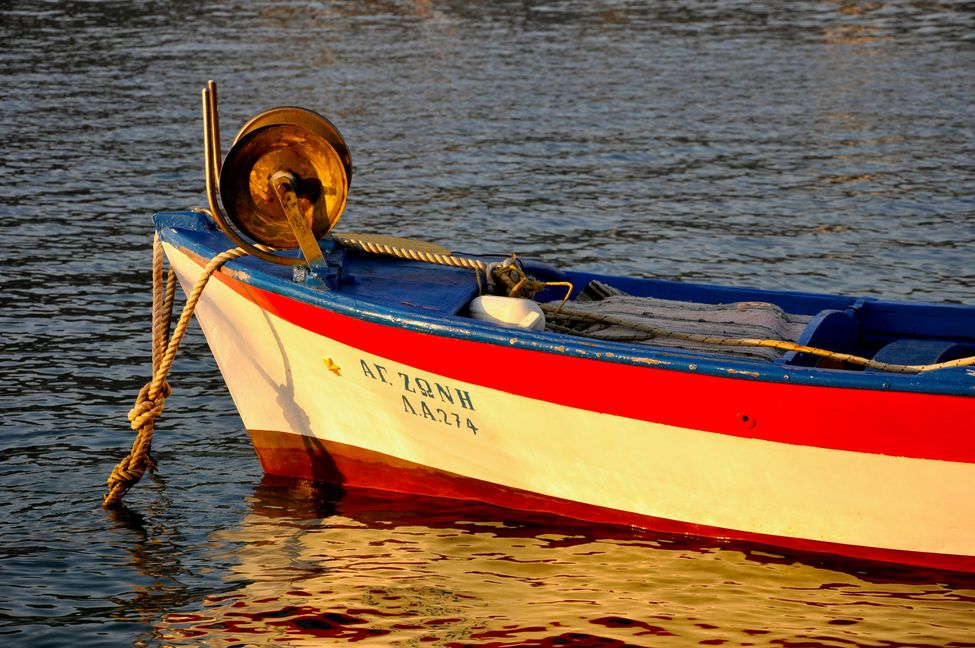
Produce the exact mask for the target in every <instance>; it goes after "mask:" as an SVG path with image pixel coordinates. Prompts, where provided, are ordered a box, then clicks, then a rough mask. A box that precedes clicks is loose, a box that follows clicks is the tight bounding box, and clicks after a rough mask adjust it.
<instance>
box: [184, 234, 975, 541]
mask: <svg viewBox="0 0 975 648" xmlns="http://www.w3.org/2000/svg"><path fill="white" fill-rule="evenodd" d="M166 252H167V254H168V256H169V259H170V261H171V262H172V263H173V265H174V267H175V268H176V270H177V274H178V276H179V279H180V281H181V283H182V284H183V286H184V287H185V288H189V287H190V286H191V285H192V283H193V281H194V280H195V279H196V277H197V275H198V274H199V271H200V267H199V266H198V265H197V264H196V263H195V262H194V261H193V260H192V259H190V258H189V257H188V256H186V255H185V254H184V253H183V252H181V251H179V250H177V249H175V248H173V247H172V246H170V245H167V246H166ZM197 318H198V321H199V322H200V323H201V326H202V328H203V331H204V333H205V335H206V337H207V340H208V342H209V344H210V348H211V349H212V350H213V354H214V356H215V358H216V361H217V364H218V365H219V367H220V370H221V372H222V374H223V376H224V379H225V380H226V383H227V385H228V387H229V389H230V393H231V395H232V396H233V399H234V402H235V404H236V405H237V409H238V411H239V412H240V415H241V417H242V419H243V422H244V425H245V426H246V428H247V429H249V430H270V431H277V432H288V433H293V434H300V435H305V436H307V437H314V438H318V439H322V440H328V441H331V442H339V443H343V444H347V445H349V446H354V447H357V448H361V449H364V450H368V451H372V452H375V453H382V454H384V455H392V456H395V457H397V458H400V459H403V460H406V461H409V462H413V463H415V464H419V465H421V466H426V467H429V468H433V469H436V470H439V471H444V472H448V473H454V474H457V475H462V476H464V477H470V478H474V479H478V480H483V481H485V482H490V483H493V484H499V485H503V486H506V487H510V488H514V489H520V490H523V491H527V492H530V493H537V494H540V495H544V496H550V497H554V498H561V499H564V500H570V501H573V502H579V503H583V504H589V505H594V506H600V507H606V508H610V509H615V510H620V511H626V512H630V513H635V514H640V515H646V516H652V517H656V518H662V519H666V520H672V521H676V522H682V523H687V524H689V525H706V526H709V527H717V528H721V529H731V530H736V531H740V532H744V533H747V534H762V535H769V536H778V537H783V538H794V539H803V540H809V541H819V542H826V543H839V544H846V545H856V546H860V547H872V548H881V549H890V550H901V551H912V552H926V553H935V554H939V553H940V554H957V555H968V556H971V555H975V497H973V496H972V495H973V492H972V487H973V484H975V466H973V465H971V464H965V463H956V462H947V461H935V460H926V459H915V458H905V457H893V456H884V455H873V454H865V453H859V452H850V451H844V450H832V449H824V448H817V447H810V446H799V445H790V444H785V443H777V442H770V441H764V440H757V439H748V438H741V437H735V436H728V435H722V434H715V433H710V432H702V431H698V430H691V429H683V428H678V427H673V426H668V425H661V424H656V423H650V422H645V421H638V420H632V419H628V418H623V417H618V416H612V415H608V414H601V413H598V412H592V411H587V410H581V409H574V408H569V407H565V406H562V405H557V404H552V403H548V402H543V401H538V400H534V399H529V398H525V397H521V396H517V395H513V394H509V393H506V392H504V391H502V390H498V389H491V388H487V387H484V386H481V385H477V384H470V383H465V382H459V381H457V380H455V379H453V378H451V377H450V376H445V375H439V374H435V373H431V372H430V371H428V370H427V369H425V368H424V367H417V366H408V365H403V364H399V363H397V362H394V361H392V360H390V359H389V358H385V357H381V356H377V355H372V354H369V353H365V352H363V351H360V350H359V349H356V348H352V347H350V346H346V345H344V344H341V343H338V342H335V341H333V340H330V339H328V338H326V337H323V336H320V335H318V334H316V333H313V332H310V331H307V330H304V329H302V328H299V327H297V326H295V325H293V324H291V323H289V322H287V321H284V320H282V319H279V318H277V317H275V316H274V315H271V314H269V313H267V312H265V311H263V310H262V309H261V308H259V307H258V306H257V305H255V304H253V303H252V302H250V301H248V300H247V299H245V298H244V297H242V296H241V295H239V294H237V293H236V292H235V291H234V290H233V289H231V288H230V287H228V286H227V285H225V284H224V283H222V282H220V281H217V280H212V281H211V282H210V284H209V285H208V286H207V288H206V290H205V291H204V293H203V297H202V299H201V300H200V303H199V306H198V308H197ZM437 365H438V366H444V363H443V359H441V361H440V362H438V363H437ZM517 370H519V371H524V370H526V369H524V368H519V369H517ZM538 379H539V380H546V376H539V377H538ZM490 382H491V383H492V384H499V381H498V377H496V376H495V377H492V380H491V381H490ZM706 401H707V399H706V397H704V396H702V399H701V404H700V406H701V407H707V402H706ZM475 430H476V433H475ZM919 433H922V432H921V431H919Z"/></svg>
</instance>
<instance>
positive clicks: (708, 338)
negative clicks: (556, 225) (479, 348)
mask: <svg viewBox="0 0 975 648" xmlns="http://www.w3.org/2000/svg"><path fill="white" fill-rule="evenodd" d="M540 306H541V308H542V310H543V311H545V313H546V315H548V316H550V317H552V318H553V319H554V320H556V321H561V322H564V323H568V322H572V321H575V322H580V321H583V322H592V323H601V324H611V325H614V326H623V327H626V328H628V329H632V330H634V331H640V332H641V333H645V334H646V336H648V337H667V338H673V339H676V340H685V341H688V342H698V343H701V344H712V345H716V346H753V347H770V348H773V349H779V350H781V351H795V352H796V353H808V354H809V355H814V356H818V357H822V358H830V359H832V360H837V361H839V362H846V363H849V364H853V365H858V366H862V367H867V368H869V369H878V370H880V371H889V372H891V373H920V372H923V371H933V370H935V369H948V368H950V367H970V366H973V365H975V356H972V357H970V358H959V359H957V360H949V361H947V362H938V363H935V364H925V365H902V364H890V363H887V362H878V361H876V360H871V359H870V358H864V357H862V356H856V355H851V354H849V353H838V352H836V351H829V350H827V349H820V348H817V347H810V346H804V345H802V344H796V343H795V342H788V341H786V340H771V339H758V338H726V337H718V336H712V335H701V334H700V333H684V332H681V331H674V330H671V329H665V328H663V327H659V326H653V325H652V324H646V323H644V322H639V321H635V320H632V319H627V318H624V317H617V316H615V315H608V314H604V313H590V312H588V311H583V310H579V309H575V308H572V307H566V306H565V305H564V304H563V305H562V306H553V305H551V304H541V305H540ZM555 327H557V328H558V329H559V330H560V331H564V332H566V333H571V334H573V335H581V336H584V337H591V338H597V339H599V338H600V337H601V336H600V335H599V332H598V331H597V332H594V333H584V332H579V331H576V330H574V329H571V328H568V327H566V326H565V325H564V324H561V325H560V324H555ZM614 339H615V338H614Z"/></svg>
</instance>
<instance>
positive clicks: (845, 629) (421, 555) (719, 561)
mask: <svg viewBox="0 0 975 648" xmlns="http://www.w3.org/2000/svg"><path fill="white" fill-rule="evenodd" d="M216 536H217V537H215V538H214V540H216V541H218V542H219V543H221V544H222V543H229V544H231V545H236V546H238V547H239V554H238V555H237V560H238V561H239V562H238V563H237V564H236V565H235V566H233V567H231V568H230V572H229V573H228V574H227V575H226V576H225V580H226V581H228V582H244V583H246V585H244V586H242V587H240V588H239V589H237V590H236V591H231V592H229V593H226V594H223V595H218V596H209V597H207V598H206V599H204V600H203V601H202V603H200V604H199V605H198V606H197V607H196V608H195V609H185V608H184V610H183V611H180V612H178V613H175V612H174V613H169V614H167V615H165V616H164V617H163V619H162V622H161V623H160V624H159V625H158V626H157V634H156V639H157V640H159V641H162V642H165V643H166V644H167V645H197V644H200V643H203V644H206V645H268V646H270V645H284V644H287V645H309V644H312V645H321V644H331V643H344V642H357V643H358V642H360V641H364V640H365V642H366V643H367V644H372V645H405V644H414V643H416V644H434V645H447V646H467V645H475V646H624V645H625V646H650V645H652V646H661V645H687V644H688V643H689V642H693V643H698V642H722V641H729V642H731V643H733V644H736V645H747V644H749V643H759V644H766V643H769V642H770V641H772V642H774V641H776V640H785V639H796V640H805V641H814V642H817V643H820V644H823V643H825V644H827V645H829V644H830V643H831V642H854V643H855V642H858V641H862V640H864V639H866V638H867V637H876V636H877V634H876V633H877V631H878V629H879V628H883V629H884V630H883V635H884V637H885V638H886V639H888V640H890V641H895V642H896V641H898V640H904V641H907V640H910V638H911V637H915V638H916V637H918V636H922V637H924V636H926V637H928V638H929V639H930V640H931V642H932V645H943V641H945V640H949V639H951V638H956V639H959V640H961V639H962V638H963V637H965V636H967V633H968V630H967V628H968V625H969V622H970V614H971V610H972V601H973V600H975V590H973V589H972V588H973V585H975V584H973V583H958V582H955V583H953V584H945V583H944V580H943V575H939V574H937V573H935V572H926V571H921V570H916V569H914V570H912V569H908V568H897V567H889V566H885V567H877V568H876V569H878V570H882V571H875V572H867V571H863V570H864V569H870V568H871V566H870V565H865V564H864V563H862V562H855V561H849V562H844V561H842V559H832V558H824V557H823V556H821V555H812V554H810V555H798V554H790V555H782V554H780V553H777V552H778V550H776V549H767V548H764V547H759V546H756V545H740V544H722V543H720V542H718V541H714V540H698V539H687V538H683V537H671V536H666V535H661V534H648V533H646V532H642V531H633V530H629V529H620V528H613V527H606V526H598V525H596V526H594V525H588V524H586V523H583V522H577V521H573V520H568V519H563V518H558V517H555V516H549V515H545V514H532V513H525V512H521V511H509V510H505V509H500V508H495V507H492V506H489V505H485V504H480V503H475V502H466V501H454V500H444V499H436V498H423V497H416V496H402V495H396V494H388V493H382V492H378V491H364V490H348V491H343V490H341V489H339V488H337V487H330V486H323V485H317V484H311V483H307V482H296V481H290V480H283V479H280V478H275V477H265V478H264V480H263V482H262V483H261V484H260V486H258V487H257V489H256V490H255V492H254V495H253V501H252V508H251V511H250V513H249V514H248V515H247V516H246V517H245V518H244V519H243V521H242V523H241V525H240V526H239V527H238V528H235V529H233V530H228V531H220V532H218V533H217V534H216ZM824 560H828V561H830V562H828V563H826V562H823V561H824ZM935 638H938V641H936V640H935ZM939 641H940V642H941V643H939ZM912 645H916V644H912Z"/></svg>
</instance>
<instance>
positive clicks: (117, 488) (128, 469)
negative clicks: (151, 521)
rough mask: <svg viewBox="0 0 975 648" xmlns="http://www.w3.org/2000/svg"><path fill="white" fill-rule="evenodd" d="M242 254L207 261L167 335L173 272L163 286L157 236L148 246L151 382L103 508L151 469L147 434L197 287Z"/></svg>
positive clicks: (165, 391) (133, 414)
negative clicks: (149, 267) (150, 310)
mask: <svg viewBox="0 0 975 648" xmlns="http://www.w3.org/2000/svg"><path fill="white" fill-rule="evenodd" d="M244 254H246V253H245V252H244V250H242V249H240V248H234V249H232V250H227V251H226V252H222V253H220V254H218V255H217V256H215V257H213V259H211V260H210V262H209V263H208V264H207V265H206V267H205V268H204V269H203V272H202V273H201V274H200V277H199V278H198V279H197V280H196V285H194V286H193V290H192V291H191V292H190V294H189V296H187V298H186V304H184V306H183V312H182V314H181V315H180V317H179V321H178V322H177V323H176V328H175V329H173V333H172V336H170V335H169V323H170V321H171V320H172V313H173V301H174V299H175V292H176V271H175V270H174V269H173V268H172V267H170V268H169V272H168V273H167V275H166V282H165V287H164V285H163V257H164V255H163V249H162V242H161V241H160V239H159V234H158V233H157V234H156V236H155V238H154V239H153V242H152V380H151V381H149V382H148V383H146V384H145V385H144V386H143V387H142V389H141V390H139V395H138V397H136V399H135V406H134V407H133V408H132V409H131V410H129V425H130V426H131V427H132V429H133V430H135V431H136V437H135V440H134V441H133V442H132V450H130V451H129V454H128V455H127V456H126V457H125V458H124V459H122V461H120V462H119V463H118V464H117V465H116V466H115V468H114V469H113V470H112V474H111V475H109V477H108V480H107V482H106V483H107V484H108V493H107V494H106V495H105V497H104V501H103V502H102V506H104V507H106V508H108V507H111V506H115V505H117V504H119V503H120V502H121V501H122V497H123V496H124V495H125V493H127V492H128V491H129V489H130V488H132V487H133V486H135V484H136V483H138V482H139V480H140V479H142V476H143V475H144V474H145V472H146V471H147V470H155V468H156V462H155V461H154V460H153V458H152V456H151V455H150V454H149V452H150V450H151V449H152V435H153V432H154V430H155V422H156V419H157V418H158V417H159V415H160V414H162V411H163V407H164V405H165V402H166V398H167V397H168V396H169V395H170V394H172V393H173V390H172V387H170V386H169V383H168V382H166V377H167V376H168V375H169V370H170V369H171V368H172V366H173V361H174V360H175V358H176V351H177V350H178V349H179V345H180V343H181V342H182V341H183V336H184V335H186V329H187V328H189V324H190V318H192V317H193V312H194V311H195V310H196V304H197V302H199V300H200V295H202V294H203V289H204V288H205V287H206V285H207V282H208V281H209V280H210V277H211V276H212V275H213V273H214V272H216V271H217V270H219V269H220V267H221V266H223V264H225V263H226V262H228V261H230V260H231V259H236V258H238V257H240V256H242V255H244Z"/></svg>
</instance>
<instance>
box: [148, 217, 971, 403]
mask: <svg viewBox="0 0 975 648" xmlns="http://www.w3.org/2000/svg"><path fill="white" fill-rule="evenodd" d="M154 221H155V225H156V229H157V231H158V232H159V234H160V236H161V238H162V239H163V240H164V241H166V242H167V243H170V244H172V245H174V246H176V247H178V248H182V249H185V250H187V251H188V252H190V253H192V254H195V255H197V256H199V257H203V258H211V257H213V256H215V255H216V254H218V253H219V252H222V251H224V250H226V249H228V248H230V247H233V245H232V243H231V242H230V241H229V240H228V239H227V238H226V237H225V236H224V235H223V234H222V233H221V232H220V231H219V230H218V229H217V228H216V226H215V225H214V223H213V222H212V220H211V219H210V217H209V216H208V215H206V214H203V213H200V212H193V211H190V212H159V213H157V214H156V215H155V216H154ZM529 265H531V264H529ZM539 267H544V265H543V264H541V265H540V266H539ZM345 268H346V269H345V275H346V276H347V277H348V278H349V280H350V281H349V283H343V284H342V285H341V286H340V288H339V290H335V291H326V290H319V289H314V288H311V287H308V286H306V285H302V284H298V283H295V282H294V281H293V280H292V270H291V268H290V267H289V266H281V265H272V264H269V263H266V262H264V261H261V260H259V259H256V258H253V257H242V258H240V259H236V260H234V261H231V262H229V263H228V264H227V265H226V266H225V271H227V272H229V273H230V274H231V275H232V276H234V278H236V279H237V280H239V281H242V282H244V283H247V284H250V285H253V286H255V287H256V288H259V289H262V290H266V291H270V292H273V293H277V294H280V295H283V296H285V297H288V298H291V299H295V300H298V301H301V302H305V303H308V304H311V305H314V306H318V307H321V308H324V309H327V310H330V311H333V312H336V313H339V314H342V315H346V316H350V317H353V318H357V319H360V320H363V321H368V322H374V323H378V324H382V325H386V326H395V327H398V328H402V329H406V330H411V331H417V332H422V333H428V334H432V335H438V336H445V337H451V338H457V339H464V340H470V341H474V342H480V343H484V344H493V345H499V346H505V347H516V348H523V349H528V350H533V351H539V352H544V353H554V354H560V355H570V356H575V357H580V358H589V359H595V360H600V361H604V362H614V363H621V364H633V365H640V366H648V362H650V363H652V366H653V367H655V368H657V369H664V370H672V371H683V372H694V373H698V374H703V375H712V376H720V377H724V378H734V379H738V380H753V381H764V382H777V383H788V384H798V385H811V386H822V387H841V388H853V389H870V390H884V391H894V392H896V391H903V392H921V393H934V394H949V395H957V396H965V397H975V368H963V367H956V368H950V369H942V370H938V371H931V372H925V373H922V374H892V373H873V372H863V371H849V370H839V369H822V368H813V367H802V366H791V365H784V364H781V363H768V362H762V361H757V360H746V359H738V358H729V357H721V356H713V357H712V356H707V355H701V354H696V353H690V352H680V351H677V350H666V349H661V348H658V347H649V346H639V345H632V344H626V343H619V342H609V341H602V340H592V339H585V338H573V337H571V336H565V335H560V334H556V333H550V332H545V331H531V330H522V329H515V328H505V327H499V326H496V325H492V324H489V323H485V322H480V321H477V320H473V319H470V318H468V317H464V316H463V315H460V314H458V313H459V312H462V310H463V307H464V305H466V304H467V303H468V302H469V301H470V299H471V298H472V297H474V296H475V295H476V294H477V284H476V281H475V279H474V276H473V273H472V272H471V271H469V270H461V269H457V268H448V267H442V266H432V265H429V264H424V263H418V262H411V261H402V260H398V259H388V258H381V257H373V256H367V255H362V254H359V253H355V252H350V253H349V254H348V255H347V257H346V263H345ZM556 272H558V271H556ZM558 274H559V275H564V276H566V277H567V278H568V279H569V280H570V281H572V282H573V283H574V285H576V287H577V289H578V288H579V287H581V286H584V285H586V284H588V282H589V281H590V280H592V279H596V280H600V281H604V282H606V283H609V284H611V285H614V286H616V287H618V288H620V289H622V290H625V291H627V292H631V293H632V294H636V295H650V294H652V295H653V296H655V297H659V298H663V299H681V300H686V301H697V302H702V303H729V302H733V301H767V302H771V303H775V304H777V305H779V306H780V307H782V308H783V309H784V310H786V311H787V312H791V313H795V314H806V315H813V314H815V313H818V312H821V311H823V310H827V309H836V310H840V311H843V310H845V309H851V308H855V309H857V312H858V313H861V314H862V317H863V332H864V335H865V336H873V337H874V338H876V340H877V343H878V344H879V343H880V342H882V341H883V340H885V339H887V338H889V339H897V338H898V337H911V336H918V337H925V338H939V339H952V340H959V341H962V342H965V343H969V344H975V307H973V306H965V305H955V304H924V303H908V302H894V301H884V300H879V299H876V298H870V297H867V298H860V297H852V296H843V295H826V294H817V293H800V292H791V291H772V290H761V289H752V288H736V287H728V286H710V285H706V284H691V283H682V282H675V281H666V280H659V279H639V278H630V277H617V276H612V275H604V274H596V273H586V272H564V273H561V272H560V273H558ZM421 288H422V290H420V289H421ZM553 298H554V297H553Z"/></svg>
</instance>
